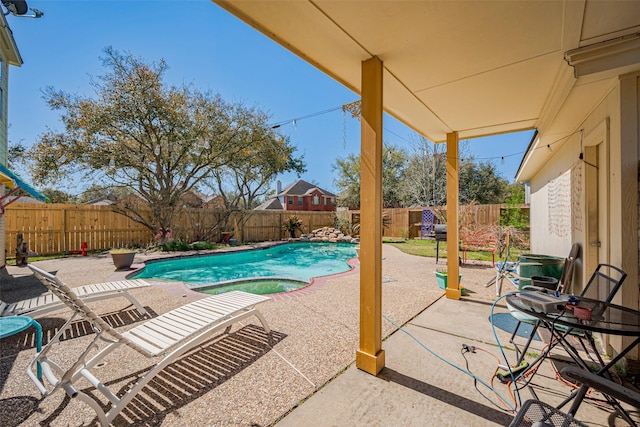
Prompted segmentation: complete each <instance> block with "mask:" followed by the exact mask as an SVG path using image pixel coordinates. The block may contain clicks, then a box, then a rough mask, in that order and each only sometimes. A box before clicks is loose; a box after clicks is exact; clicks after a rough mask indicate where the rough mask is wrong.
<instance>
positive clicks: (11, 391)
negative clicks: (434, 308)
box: [0, 245, 495, 426]
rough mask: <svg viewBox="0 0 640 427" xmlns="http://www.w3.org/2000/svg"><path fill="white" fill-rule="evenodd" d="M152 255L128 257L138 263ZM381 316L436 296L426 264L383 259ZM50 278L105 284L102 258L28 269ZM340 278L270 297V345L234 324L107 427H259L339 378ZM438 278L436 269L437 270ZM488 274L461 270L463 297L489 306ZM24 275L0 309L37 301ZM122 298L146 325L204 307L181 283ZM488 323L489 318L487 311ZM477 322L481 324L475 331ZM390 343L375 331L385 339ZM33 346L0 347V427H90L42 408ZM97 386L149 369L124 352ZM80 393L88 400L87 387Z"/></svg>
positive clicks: (118, 307)
mask: <svg viewBox="0 0 640 427" xmlns="http://www.w3.org/2000/svg"><path fill="white" fill-rule="evenodd" d="M156 256H157V255H146V256H145V255H142V254H140V255H137V256H136V262H138V263H139V262H143V261H144V260H145V259H147V258H150V257H156ZM383 257H384V258H383V262H382V265H383V276H384V280H383V282H384V283H383V313H384V314H385V315H386V316H388V317H389V318H390V319H392V320H393V321H394V322H397V323H398V324H403V323H405V322H407V321H408V320H410V319H411V318H413V317H414V316H415V315H417V314H418V313H420V312H421V311H423V310H424V309H425V308H427V307H429V306H430V305H431V304H432V303H433V302H435V301H436V300H437V299H439V298H441V297H442V296H443V295H444V292H443V290H442V289H439V288H438V287H437V285H436V281H435V275H434V271H435V270H436V264H435V259H433V258H422V257H416V256H412V255H407V254H404V253H402V252H401V251H400V250H398V249H396V248H394V247H392V246H389V245H384V247H383ZM33 264H34V265H36V266H38V267H40V268H43V269H45V270H47V271H52V272H56V273H57V274H58V276H59V277H60V278H61V279H62V280H63V281H65V282H66V283H68V284H69V285H71V286H78V285H83V284H87V283H96V282H101V281H108V280H115V279H116V278H118V277H122V275H123V274H122V273H120V272H117V273H116V272H115V271H114V266H113V262H112V261H111V258H110V256H109V255H99V256H89V257H74V258H65V259H58V260H49V261H39V262H34V263H33ZM353 265H354V269H353V270H352V271H350V272H347V273H343V274H340V275H335V276H328V277H325V278H321V279H317V280H316V281H315V282H314V283H313V284H312V285H311V286H310V287H307V288H305V289H303V290H300V291H295V292H293V293H290V294H286V295H283V294H280V295H276V296H274V298H273V299H272V300H271V301H269V302H266V303H264V304H261V305H260V306H259V309H260V311H261V312H262V313H263V315H264V317H265V318H266V320H267V321H268V322H269V324H270V326H271V329H272V330H273V331H274V332H273V335H272V337H271V339H268V337H267V336H266V334H265V333H264V330H263V329H262V328H260V327H259V326H258V325H259V322H258V321H257V320H255V321H254V320H252V319H249V320H248V321H246V322H244V323H243V324H239V325H238V326H236V327H235V328H234V329H233V330H232V331H231V334H229V335H226V336H222V337H219V338H218V339H217V340H214V341H211V342H208V343H205V345H203V346H202V347H199V348H197V349H195V350H194V351H192V352H191V353H189V354H188V355H186V356H183V357H182V358H180V359H179V360H178V361H177V362H176V363H174V364H173V365H171V366H170V367H169V368H167V369H165V370H164V371H163V372H162V373H161V374H160V375H158V376H157V377H156V379H155V380H154V381H152V382H151V383H150V384H149V385H148V386H147V387H146V388H145V389H144V390H143V393H141V394H140V395H139V396H138V397H137V398H136V399H134V400H133V401H132V402H131V403H130V404H129V405H128V406H127V407H126V409H125V410H124V411H123V412H122V415H121V416H119V417H118V418H116V420H115V422H114V425H123V426H130V425H136V426H138V425H142V426H158V425H162V426H183V425H216V426H226V425H242V426H244V425H251V426H266V425H272V424H274V423H276V422H277V421H278V419H280V418H281V417H282V416H283V415H284V414H286V413H288V412H289V411H290V410H291V409H292V408H294V407H295V406H296V405H298V404H299V403H300V402H302V401H303V400H304V399H305V398H307V397H308V396H310V395H311V394H313V393H314V392H315V391H317V390H318V389H319V388H320V387H322V386H323V385H324V384H326V383H327V382H328V381H330V380H331V379H332V378H333V377H335V376H336V375H338V374H340V373H341V372H342V371H344V370H345V369H346V368H347V367H348V366H350V365H351V364H352V363H353V362H354V360H355V352H356V349H357V347H358V313H359V308H358V297H359V274H358V273H359V265H358V262H357V260H354V261H353ZM438 267H439V268H444V267H445V261H443V260H441V261H440V265H439V266H438ZM494 271H495V270H494V269H492V268H491V264H490V263H483V262H471V263H468V264H466V265H464V266H462V268H461V274H462V275H463V278H462V285H463V286H464V287H465V288H466V289H467V297H466V298H472V299H478V300H481V301H493V299H494V292H495V291H494V288H492V287H490V288H485V286H484V284H485V283H486V282H487V280H489V278H490V277H491V276H492V275H493V274H494ZM43 290H44V287H43V286H42V285H40V284H39V283H38V282H37V281H36V280H35V278H34V277H33V276H32V275H31V273H30V270H28V269H26V268H18V267H11V266H9V267H7V271H6V272H5V273H4V274H2V277H0V291H1V297H2V300H4V301H15V300H19V299H22V298H26V297H30V296H34V295H38V294H39V293H41V292H43ZM132 294H133V295H134V296H135V297H136V298H137V299H138V300H139V301H140V302H141V303H142V305H143V306H145V308H147V309H148V310H150V312H151V313H153V314H154V315H155V314H162V313H165V312H167V311H169V310H171V309H173V308H176V307H179V306H181V305H183V304H185V303H187V302H190V301H192V300H195V299H197V298H201V297H203V296H202V295H201V294H198V293H196V292H193V291H190V290H188V289H187V288H186V287H185V286H184V285H183V284H181V283H166V282H159V281H158V282H157V281H154V282H153V286H152V287H150V288H143V289H136V290H133V291H132ZM94 308H95V309H96V311H97V312H98V313H100V314H102V315H103V316H104V317H105V319H107V321H108V322H110V323H111V324H112V325H114V326H116V327H118V328H119V330H121V331H124V330H126V329H128V328H131V327H133V326H135V325H137V324H139V323H140V322H141V321H142V320H143V319H141V316H140V315H139V314H138V313H137V311H136V310H135V308H132V307H131V306H130V305H128V301H126V300H124V299H121V298H114V299H110V300H105V301H100V302H98V303H95V304H94ZM487 314H488V311H487ZM66 316H68V312H65V311H64V310H62V311H59V312H56V313H49V314H46V315H43V316H41V317H39V318H37V320H38V321H39V322H41V324H42V326H43V329H44V334H45V338H44V341H45V342H46V341H47V339H48V338H50V337H51V336H53V334H54V333H55V331H56V329H57V328H59V327H60V326H61V325H62V324H63V323H64V320H66ZM484 320H485V319H483V321H484ZM392 332H393V327H392V325H391V324H389V323H388V322H383V335H384V336H387V335H389V334H390V333H392ZM92 335H93V334H92V333H91V331H90V330H88V329H87V325H86V324H85V323H83V322H76V323H75V324H74V327H73V328H72V329H71V331H69V332H68V333H67V334H66V335H65V338H64V340H63V342H61V344H60V345H58V346H56V348H55V351H54V352H53V358H54V359H56V358H59V359H60V360H61V363H62V364H63V365H65V364H69V363H71V362H72V359H71V357H72V356H73V355H77V354H79V352H80V351H82V350H83V349H84V348H86V346H87V345H88V343H89V342H90V340H91V339H92ZM34 339H35V338H34V334H33V333H31V332H27V333H22V334H18V335H16V336H14V337H10V338H6V339H4V340H2V341H1V342H0V343H1V347H0V425H2V426H14V425H29V426H33V425H51V426H63V425H64V426H76V425H95V424H97V423H96V420H95V416H94V414H93V412H92V410H91V409H89V408H88V407H87V406H86V405H84V404H82V403H81V402H77V401H75V399H74V400H70V399H68V398H66V397H65V395H64V393H62V392H58V393H56V394H54V395H52V396H49V397H47V398H46V399H44V400H40V395H39V393H38V392H37V390H36V388H35V386H34V385H33V383H32V382H31V381H30V380H29V379H28V377H27V376H26V374H25V370H26V367H27V365H28V363H29V362H30V361H31V360H32V358H33V355H34V347H35V345H34ZM105 362H106V363H105V364H104V365H103V366H102V367H100V368H97V369H96V370H95V371H96V375H97V376H98V377H99V378H100V379H101V380H102V381H103V382H104V383H106V384H108V385H109V387H110V388H111V389H112V390H117V391H122V390H125V389H126V386H127V384H129V383H131V382H132V381H133V379H134V378H135V376H136V375H139V374H141V373H142V372H144V370H145V369H146V368H148V367H149V366H151V365H153V361H152V360H150V359H147V358H145V357H143V356H141V355H139V354H138V353H136V352H135V351H132V350H130V349H128V348H121V349H119V350H117V351H115V352H114V353H112V354H110V355H109V356H108V357H107V358H106V359H105ZM78 388H80V389H82V390H85V391H87V390H88V391H91V389H92V388H91V386H90V385H89V384H88V383H85V382H80V383H79V384H78Z"/></svg>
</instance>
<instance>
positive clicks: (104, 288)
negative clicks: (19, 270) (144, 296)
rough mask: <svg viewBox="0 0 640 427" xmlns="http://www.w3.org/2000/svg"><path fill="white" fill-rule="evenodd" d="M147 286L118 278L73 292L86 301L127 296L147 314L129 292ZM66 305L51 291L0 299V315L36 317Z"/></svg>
mask: <svg viewBox="0 0 640 427" xmlns="http://www.w3.org/2000/svg"><path fill="white" fill-rule="evenodd" d="M29 267H31V265H29ZM32 270H33V269H32ZM146 286H151V285H150V284H149V283H148V282H146V281H144V280H142V279H135V280H118V281H115V282H105V283H94V284H93V285H84V286H78V287H76V288H73V292H74V293H75V294H76V295H77V296H78V297H79V298H80V299H82V300H83V301H84V302H92V301H99V300H103V299H108V298H116V297H122V298H126V299H128V300H129V301H130V302H131V304H133V305H134V306H135V307H136V309H137V310H138V312H140V314H142V315H147V314H148V313H147V310H145V309H144V308H143V307H142V305H141V304H140V303H139V302H138V300H136V299H135V298H134V297H133V295H131V294H130V293H129V290H130V289H135V288H143V287H146ZM64 307H65V304H64V303H63V302H62V301H60V298H58V297H57V296H55V295H54V294H53V293H51V292H47V293H45V294H42V295H39V296H37V297H33V298H28V299H24V300H21V301H16V302H11V303H8V302H4V301H2V300H0V316H2V317H4V316H20V315H25V314H26V315H29V316H30V317H34V316H39V315H41V314H45V313H49V312H51V311H56V310H60V309H61V308H64Z"/></svg>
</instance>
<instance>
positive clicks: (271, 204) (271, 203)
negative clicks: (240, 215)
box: [255, 197, 284, 211]
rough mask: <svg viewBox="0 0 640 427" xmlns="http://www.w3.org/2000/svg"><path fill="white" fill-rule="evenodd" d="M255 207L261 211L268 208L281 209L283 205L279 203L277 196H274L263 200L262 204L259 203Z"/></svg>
mask: <svg viewBox="0 0 640 427" xmlns="http://www.w3.org/2000/svg"><path fill="white" fill-rule="evenodd" d="M255 209H256V210H261V211H264V210H269V209H277V210H283V209H284V207H283V206H282V203H280V200H279V199H278V198H277V197H274V198H271V199H269V200H267V201H266V202H264V203H263V204H261V205H260V206H258V207H257V208H255Z"/></svg>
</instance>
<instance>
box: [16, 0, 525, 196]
mask: <svg viewBox="0 0 640 427" xmlns="http://www.w3.org/2000/svg"><path fill="white" fill-rule="evenodd" d="M27 3H28V5H29V6H30V7H34V8H36V9H40V10H41V11H43V12H44V17H43V18H41V19H26V18H17V17H14V16H11V15H8V16H7V17H6V19H7V21H8V23H9V26H10V28H11V29H12V31H13V34H14V38H15V40H16V43H17V45H18V49H19V50H20V53H21V55H22V58H23V61H24V64H23V65H22V67H10V70H9V112H8V117H9V141H10V143H14V144H15V143H18V142H20V143H22V144H23V145H25V146H27V147H30V146H31V145H32V144H33V143H34V142H35V141H37V140H38V138H39V136H40V135H41V134H43V133H44V132H45V131H46V130H47V129H48V128H50V129H54V130H62V127H61V125H60V122H59V119H58V117H59V113H58V112H56V111H51V110H49V108H48V106H47V105H46V104H45V103H44V100H43V98H42V89H44V88H46V87H48V86H52V87H54V88H56V89H61V90H64V91H66V92H70V93H76V94H79V95H83V96H90V95H92V88H91V86H90V81H91V76H98V75H101V74H103V73H104V72H105V69H104V68H103V67H102V65H101V61H100V57H102V56H104V52H103V50H104V48H105V47H106V46H113V47H114V48H115V49H117V50H120V51H128V52H131V53H132V54H134V55H136V56H139V57H142V58H143V59H144V60H145V61H146V62H154V61H158V60H160V59H165V60H166V61H167V63H168V65H169V67H170V69H169V71H168V72H167V74H166V82H167V83H170V84H175V85H181V84H183V83H189V84H193V85H194V87H195V88H198V89H200V90H211V91H213V92H215V93H219V94H221V95H222V96H223V98H225V99H226V100H227V101H230V102H233V101H241V102H244V103H245V104H247V105H249V106H255V107H258V108H260V109H261V110H263V111H266V112H267V113H269V114H270V116H271V118H272V123H274V124H275V123H282V122H288V124H284V125H282V126H281V127H280V130H281V131H282V132H283V133H284V134H286V135H289V137H290V138H291V142H292V143H293V144H294V145H295V146H296V147H297V150H298V151H297V153H298V154H303V155H304V159H305V161H306V163H307V172H306V173H305V174H304V175H303V176H302V178H303V179H306V180H307V181H313V182H316V183H317V184H319V185H320V186H321V187H323V188H325V189H327V190H330V191H337V188H336V187H335V184H334V179H335V176H334V173H333V170H332V164H333V163H334V162H335V159H336V158H337V157H342V158H344V157H346V156H347V155H348V154H350V153H355V154H357V153H359V150H360V127H359V122H358V120H357V119H352V118H351V117H350V116H349V115H347V116H346V117H345V116H343V113H342V111H341V109H340V108H339V107H340V106H341V105H343V104H346V103H349V102H353V101H356V100H358V99H359V97H358V96H357V95H356V94H355V93H353V92H351V91H350V90H348V89H346V88H344V87H343V86H342V85H340V84H339V83H337V82H335V81H334V80H332V79H331V78H329V77H327V76H325V75H324V74H323V73H321V72H320V71H318V70H317V69H316V68H314V67H313V66H311V65H309V64H307V63H306V62H304V61H303V60H301V59H299V58H298V57H297V56H295V55H293V54H292V53H290V52H289V51H288V50H286V49H284V48H283V47H281V46H280V45H278V44H276V43H274V42H273V41H271V40H270V39H268V38H267V37H265V36H264V35H262V34H260V33H258V32H257V31H256V30H254V29H253V28H251V27H250V26H248V25H246V24H244V23H243V22H241V21H239V20H238V19H237V18H235V17H233V16H231V15H230V14H228V13H227V12H225V11H224V10H222V9H221V8H219V7H218V6H217V5H215V4H214V3H212V2H210V1H208V0H191V1H184V0H183V1H168V0H167V1H161V0H155V1H136V0H129V1H111V0H84V1H80V0H67V1H55V0H53V1H52V0H47V1H42V0H40V1H38V0H27ZM331 110H333V111H331ZM327 111H328V112H327ZM322 112H326V113H322ZM319 113H321V114H319ZM305 116H311V117H308V118H304V117H305ZM293 119H299V120H296V122H295V124H294V123H292V121H293ZM384 120H385V121H384V128H385V133H384V142H385V144H392V145H396V146H399V147H408V146H409V142H410V141H411V140H415V139H416V137H417V136H416V135H415V133H414V132H413V131H412V130H410V129H409V128H407V127H405V126H404V125H402V124H401V123H399V122H397V121H396V120H394V119H393V118H391V117H390V116H388V115H385V119H384ZM532 135H533V132H523V133H518V134H509V135H502V136H498V137H491V138H481V139H474V140H470V141H469V142H468V145H469V149H470V151H471V153H472V154H473V155H474V156H475V157H476V158H477V159H486V160H484V161H492V162H494V164H495V166H496V167H497V169H498V170H499V171H500V173H501V174H502V175H503V176H504V177H505V178H506V179H508V180H509V181H510V182H511V181H513V179H514V175H515V173H516V171H517V168H518V166H519V164H520V161H521V159H522V156H523V155H524V151H525V150H526V147H527V145H528V144H529V141H530V139H531V137H532ZM514 154H515V155H514ZM502 156H505V158H504V161H502V159H501V157H502ZM507 156H508V157H507ZM21 172H22V171H21ZM24 178H25V179H28V178H29V177H28V176H25V177H24ZM279 179H280V180H281V181H282V184H283V186H286V185H288V184H289V183H291V182H293V181H294V180H295V179H297V176H296V175H295V174H286V175H283V176H280V177H279ZM82 188H83V187H82V184H69V186H67V187H61V188H60V189H61V190H63V191H68V192H70V193H74V194H77V193H78V192H80V191H81V189H82Z"/></svg>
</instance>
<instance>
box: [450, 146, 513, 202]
mask: <svg viewBox="0 0 640 427" xmlns="http://www.w3.org/2000/svg"><path fill="white" fill-rule="evenodd" d="M508 184H509V182H508V181H507V180H506V179H505V178H503V177H502V176H501V175H500V173H499V172H497V171H496V168H495V166H494V165H493V164H492V163H489V162H475V161H474V159H473V158H470V159H468V160H467V159H465V160H464V161H462V162H460V193H459V194H460V203H461V204H463V205H466V204H469V203H471V202H472V201H476V202H477V203H478V204H481V205H487V204H494V203H502V202H503V201H504V198H505V195H506V192H507V186H508Z"/></svg>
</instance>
